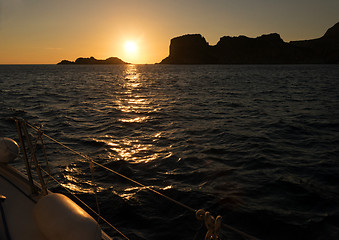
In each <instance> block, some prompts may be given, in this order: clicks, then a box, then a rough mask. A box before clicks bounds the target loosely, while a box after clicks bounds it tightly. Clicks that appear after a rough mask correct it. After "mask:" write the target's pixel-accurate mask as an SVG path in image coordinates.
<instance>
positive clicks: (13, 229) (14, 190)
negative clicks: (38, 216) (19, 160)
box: [0, 164, 46, 240]
mask: <svg viewBox="0 0 339 240" xmlns="http://www.w3.org/2000/svg"><path fill="white" fill-rule="evenodd" d="M26 182H27V180H25V179H23V177H22V176H21V175H20V174H19V173H18V172H17V171H16V170H15V169H13V168H12V167H10V166H8V165H5V164H0V194H1V195H4V196H5V197H6V200H4V201H3V202H2V203H1V205H2V208H3V210H4V214H5V218H6V221H7V226H8V230H9V233H10V236H11V239H12V240H33V239H36V240H46V238H45V237H44V236H43V235H42V234H41V233H40V230H39V229H38V227H37V226H36V224H35V221H34V216H33V208H34V205H35V203H36V201H37V198H36V197H34V196H31V195H30V187H29V184H26ZM0 222H1V226H0V227H1V230H2V231H1V233H0V239H1V240H2V239H6V235H5V234H4V233H5V229H4V223H3V220H2V218H1V219H0Z"/></svg>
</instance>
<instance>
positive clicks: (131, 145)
mask: <svg viewBox="0 0 339 240" xmlns="http://www.w3.org/2000/svg"><path fill="white" fill-rule="evenodd" d="M147 80H148V79H147V78H143V76H142V75H141V74H140V73H139V72H138V69H137V66H136V65H126V69H125V71H124V73H123V78H122V79H120V80H119V81H120V91H119V90H118V91H116V92H115V93H114V95H112V105H111V106H107V107H109V108H111V107H112V108H115V109H116V110H118V111H120V112H121V113H122V114H121V115H122V116H120V117H119V118H117V119H116V121H118V122H121V123H122V124H125V125H126V124H127V125H126V128H128V125H129V124H140V125H142V124H144V123H146V122H147V121H148V120H150V116H148V114H149V113H151V112H156V111H159V106H158V105H156V104H155V102H156V99H154V98H156V96H154V95H153V94H156V93H152V94H151V95H147V94H146V93H145V89H147V87H149V86H147V84H149V83H148V81H147ZM147 134H148V136H147V139H148V140H147V141H146V142H142V141H140V139H138V138H135V137H133V136H132V135H131V136H124V137H121V136H116V135H108V134H105V135H104V136H101V137H98V138H91V140H92V141H96V142H103V143H105V145H106V146H107V147H108V151H107V152H106V154H107V155H106V158H107V159H106V161H107V162H112V161H126V162H128V163H131V164H147V163H149V162H152V161H156V160H157V159H161V158H168V157H170V156H172V155H173V153H172V152H171V151H169V150H170V146H169V147H160V148H159V147H157V146H155V143H156V142H157V141H158V139H159V138H161V137H162V133H161V132H157V133H147ZM78 160H79V159H78ZM80 161H82V160H80ZM82 162H84V161H82ZM88 172H89V169H88ZM78 176H79V177H78ZM80 176H81V171H80V169H79V167H78V166H77V164H76V163H72V164H71V166H67V167H66V169H65V175H64V177H65V180H66V183H64V184H63V186H64V187H66V188H68V189H69V190H71V191H73V192H78V193H89V194H93V193H94V189H95V188H96V191H98V192H100V191H103V190H105V189H107V188H109V189H111V190H112V191H113V193H114V194H116V195H118V196H119V197H121V198H124V199H126V200H130V199H132V198H133V197H134V196H135V194H137V193H138V192H139V191H141V190H144V189H145V188H144V187H139V186H135V185H134V186H133V185H131V186H129V187H126V186H112V185H110V184H108V185H107V184H105V186H97V184H96V183H95V179H94V182H92V181H91V180H84V179H82V178H81V177H80ZM129 177H131V176H129ZM151 187H152V186H151ZM172 187H173V186H171V185H168V186H163V187H161V189H163V190H166V189H170V188H172Z"/></svg>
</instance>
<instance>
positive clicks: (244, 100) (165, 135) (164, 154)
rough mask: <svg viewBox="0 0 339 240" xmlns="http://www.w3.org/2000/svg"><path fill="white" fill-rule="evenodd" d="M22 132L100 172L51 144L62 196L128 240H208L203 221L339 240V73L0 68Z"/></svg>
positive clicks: (263, 234)
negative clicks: (37, 132)
mask: <svg viewBox="0 0 339 240" xmlns="http://www.w3.org/2000/svg"><path fill="white" fill-rule="evenodd" d="M13 118H22V119H24V120H26V121H27V122H28V123H29V124H30V125H32V126H36V127H39V128H40V129H41V130H42V131H43V133H44V134H46V135H48V136H50V137H51V138H53V139H55V140H57V141H58V142H60V143H62V144H64V145H66V146H67V147H69V148H72V149H74V151H77V152H79V153H81V154H82V155H85V156H87V157H88V158H90V159H92V160H93V161H95V162H96V163H98V164H100V165H97V164H91V163H90V162H89V161H88V160H86V159H84V158H82V157H81V155H77V154H75V153H74V152H71V151H70V150H68V149H65V148H63V147H61V146H60V145H58V144H57V143H56V142H53V141H51V140H50V139H48V138H47V137H44V145H45V148H46V151H47V155H48V167H49V168H50V174H51V176H52V177H53V178H54V179H55V180H57V181H58V182H59V183H60V184H58V183H56V182H55V181H54V180H53V178H52V177H48V176H46V181H47V185H48V187H49V188H50V189H51V190H52V191H59V192H62V193H65V194H66V195H68V196H69V197H70V198H71V199H73V200H74V201H76V202H78V200H77V199H76V198H75V197H73V195H74V196H76V197H77V198H79V199H81V201H84V202H85V203H86V204H87V205H88V206H90V207H92V208H93V209H94V210H96V211H99V212H100V215H101V216H102V217H103V218H105V219H106V220H107V221H108V222H110V223H111V224H112V225H113V226H114V227H116V228H117V229H119V231H121V232H122V233H123V234H124V235H125V236H126V237H127V238H128V239H136V240H140V239H147V240H148V239H150V240H158V239H161V240H166V239H169V240H170V239H173V240H174V239H178V240H180V239H183V240H186V239H187V240H189V239H193V240H197V239H204V236H205V234H206V228H205V225H204V223H203V222H202V221H199V220H197V219H196V217H195V213H194V211H192V209H193V210H198V209H204V210H205V211H208V212H210V214H211V215H212V216H214V217H217V216H218V215H220V216H221V217H222V223H223V224H222V226H221V230H220V239H225V240H226V239H228V240H229V239H230V240H238V239H249V238H246V237H245V235H244V234H248V235H250V236H253V237H255V238H253V239H265V240H266V239H267V240H271V239H272V240H283V239H284V240H285V239H289V240H291V239H298V240H299V239H317V240H331V239H339V65H159V64H155V65H0V136H1V137H11V138H14V139H15V140H17V141H18V137H17V134H16V128H15V123H14V121H13ZM28 129H29V131H31V130H32V129H30V127H28ZM33 137H34V131H33V133H32V136H31V138H32V141H33V142H34V138H33ZM37 148H38V149H37V150H39V149H40V150H42V149H43V147H42V144H41V143H40V142H39V143H38V147H37ZM42 155H43V154H41V153H39V154H38V156H42ZM39 161H41V167H42V168H45V169H47V164H45V160H44V158H43V157H41V158H39ZM12 164H13V165H14V166H15V167H17V168H18V169H19V170H22V171H24V164H23V162H22V160H21V159H17V160H16V161H15V162H14V163H12ZM101 166H104V168H103V167H101ZM108 169H111V170H112V171H109V170H108ZM121 175H123V176H124V177H122V176H121ZM125 177H126V178H125ZM127 178H130V179H132V180H133V181H131V180H128V179H127ZM135 182H138V183H135ZM139 183H140V184H139ZM150 188H151V189H153V190H155V191H156V192H157V193H155V192H153V191H150V190H149V189H150ZM158 193H160V194H163V195H165V196H167V197H164V196H161V195H159V194H158ZM168 198H171V199H173V200H175V201H172V200H169V199H168ZM179 203H180V204H179ZM97 205H98V206H99V207H97ZM83 208H84V209H85V210H86V211H88V212H89V213H90V214H92V212H91V211H90V210H88V209H87V208H86V207H85V206H83ZM92 215H93V217H94V218H95V219H98V218H97V216H96V215H94V214H92ZM98 221H99V223H100V224H101V225H102V228H103V229H104V230H105V232H106V233H108V234H109V235H110V236H112V237H114V238H115V239H125V238H124V237H123V236H121V235H119V233H117V231H116V230H114V229H112V228H111V227H110V226H109V225H107V224H106V223H105V222H104V221H103V220H101V219H98ZM230 227H231V228H235V229H237V230H238V232H237V231H233V230H232V229H231V228H230Z"/></svg>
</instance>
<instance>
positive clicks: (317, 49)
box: [161, 22, 339, 64]
mask: <svg viewBox="0 0 339 240" xmlns="http://www.w3.org/2000/svg"><path fill="white" fill-rule="evenodd" d="M328 63H330V64H332V63H339V22H338V23H337V24H335V25H334V26H333V27H331V28H330V29H328V30H327V32H326V33H325V35H324V36H322V37H320V38H317V39H312V40H303V41H291V42H284V41H283V40H282V39H281V37H280V35H279V34H277V33H271V34H267V35H262V36H260V37H257V38H249V37H246V36H238V37H228V36H225V37H222V38H220V40H219V42H218V43H217V44H216V45H215V46H211V45H209V43H208V42H207V41H206V40H205V38H204V37H203V36H201V35H200V34H188V35H184V36H180V37H176V38H173V39H172V40H171V43H170V51H169V56H168V57H167V58H165V59H163V60H162V61H161V64H328Z"/></svg>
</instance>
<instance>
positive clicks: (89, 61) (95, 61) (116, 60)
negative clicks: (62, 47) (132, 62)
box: [58, 57, 128, 65]
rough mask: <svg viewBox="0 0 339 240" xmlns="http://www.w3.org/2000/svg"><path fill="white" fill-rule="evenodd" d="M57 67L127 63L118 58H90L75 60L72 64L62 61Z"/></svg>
mask: <svg viewBox="0 0 339 240" xmlns="http://www.w3.org/2000/svg"><path fill="white" fill-rule="evenodd" d="M58 64H59V65H64V64H128V63H127V62H124V61H122V60H121V59H120V58H117V57H110V58H107V59H106V60H98V59H95V58H94V57H90V58H82V57H80V58H77V59H76V60H75V61H74V62H72V61H68V60H62V61H61V62H59V63H58Z"/></svg>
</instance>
